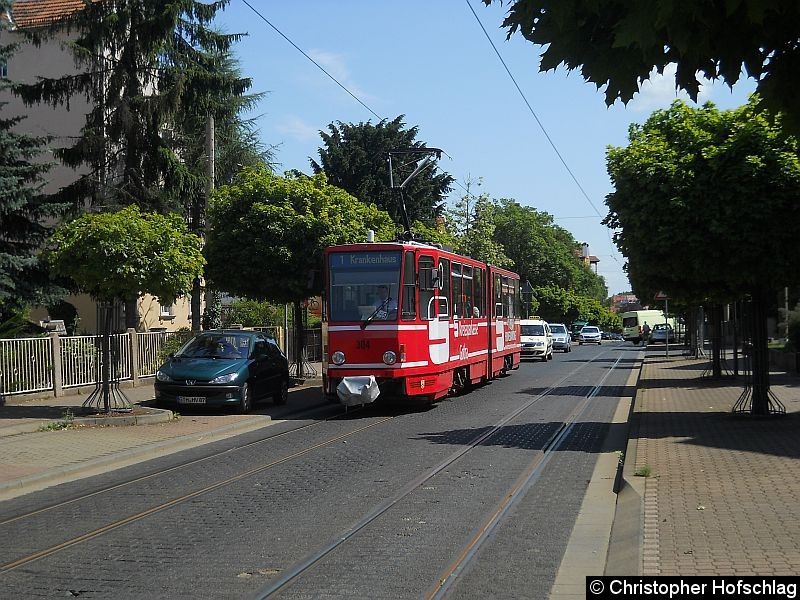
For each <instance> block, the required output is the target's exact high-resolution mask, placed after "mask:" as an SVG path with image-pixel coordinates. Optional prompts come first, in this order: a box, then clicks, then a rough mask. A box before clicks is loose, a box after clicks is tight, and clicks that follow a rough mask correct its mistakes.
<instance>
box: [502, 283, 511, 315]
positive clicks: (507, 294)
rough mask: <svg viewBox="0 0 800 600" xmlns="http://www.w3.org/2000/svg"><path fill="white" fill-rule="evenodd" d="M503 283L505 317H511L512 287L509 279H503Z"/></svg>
mask: <svg viewBox="0 0 800 600" xmlns="http://www.w3.org/2000/svg"><path fill="white" fill-rule="evenodd" d="M501 281H502V284H501V285H502V288H503V316H504V317H510V316H511V299H512V298H511V286H509V284H508V277H503V278H502V279H501Z"/></svg>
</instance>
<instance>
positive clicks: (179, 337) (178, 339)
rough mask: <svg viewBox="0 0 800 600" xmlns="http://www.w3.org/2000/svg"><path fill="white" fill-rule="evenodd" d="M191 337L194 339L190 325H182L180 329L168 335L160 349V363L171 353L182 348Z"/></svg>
mask: <svg viewBox="0 0 800 600" xmlns="http://www.w3.org/2000/svg"><path fill="white" fill-rule="evenodd" d="M190 339H192V330H191V329H189V328H188V327H181V328H180V329H178V331H176V332H175V333H173V334H172V335H170V336H169V337H167V339H166V340H165V341H164V345H163V346H161V350H159V351H158V361H159V364H161V363H165V362H166V361H167V359H168V358H169V355H170V354H172V353H173V352H177V351H178V350H180V349H181V346H183V345H184V344H185V343H186V342H188V341H189V340H190Z"/></svg>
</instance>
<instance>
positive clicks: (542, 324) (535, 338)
mask: <svg viewBox="0 0 800 600" xmlns="http://www.w3.org/2000/svg"><path fill="white" fill-rule="evenodd" d="M519 324H520V339H521V342H522V354H521V357H522V358H526V357H527V358H540V359H542V361H547V360H553V334H552V333H551V332H550V325H549V324H548V323H547V322H546V321H542V320H541V319H522V320H521V321H520V322H519Z"/></svg>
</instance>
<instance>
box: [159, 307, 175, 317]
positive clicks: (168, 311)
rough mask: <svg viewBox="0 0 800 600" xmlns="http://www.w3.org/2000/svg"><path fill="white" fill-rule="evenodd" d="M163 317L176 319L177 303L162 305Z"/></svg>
mask: <svg viewBox="0 0 800 600" xmlns="http://www.w3.org/2000/svg"><path fill="white" fill-rule="evenodd" d="M160 318H161V319H174V318H175V305H174V304H170V305H169V306H164V305H163V304H162V305H161V315H160Z"/></svg>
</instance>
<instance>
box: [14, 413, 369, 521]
mask: <svg viewBox="0 0 800 600" xmlns="http://www.w3.org/2000/svg"><path fill="white" fill-rule="evenodd" d="M325 406H327V404H326V405H320V406H316V407H313V408H310V409H305V410H302V411H300V412H298V413H296V414H292V415H287V416H291V417H292V418H295V419H296V418H298V417H300V416H301V415H305V414H307V413H313V412H315V411H318V410H319V408H324V407H325ZM362 410H363V409H362V408H361V407H357V408H355V409H351V410H350V411H349V412H348V411H347V410H345V411H341V412H338V413H336V414H335V415H332V416H330V417H326V418H325V419H321V420H318V421H315V422H313V423H307V424H305V425H301V426H299V427H294V428H292V429H289V430H288V431H281V432H280V433H276V434H272V435H268V436H266V437H263V438H261V439H258V440H255V441H252V442H248V443H247V444H242V445H240V446H236V447H233V448H226V449H225V450H221V451H219V452H214V453H212V454H209V455H207V456H204V457H202V458H196V459H192V460H189V461H186V462H183V463H180V464H177V465H173V466H172V467H169V468H167V469H161V470H159V471H154V472H152V473H148V474H147V475H141V476H139V477H134V478H132V479H128V480H126V481H122V482H120V483H115V484H114V485H109V486H106V487H103V488H101V489H98V490H94V491H92V492H90V493H85V494H80V495H78V496H74V497H72V498H69V499H68V500H62V501H61V502H56V503H54V504H49V505H47V506H44V507H41V508H37V509H36V510H32V511H29V512H26V513H23V514H20V515H16V516H14V517H10V518H7V519H3V520H0V527H3V526H5V525H9V524H11V523H14V522H16V521H22V520H25V519H28V518H31V517H35V516H38V515H41V514H45V513H47V512H50V511H53V510H56V509H59V508H63V507H65V506H69V505H70V504H76V503H79V502H83V501H84V500H88V499H90V498H95V497H97V496H101V495H102V494H107V493H110V492H115V491H118V490H121V489H124V488H126V487H129V486H133V485H137V484H140V483H142V482H144V481H147V480H150V479H154V478H156V477H161V476H163V475H167V474H170V473H174V472H177V471H180V470H181V469H187V468H189V467H194V466H197V465H199V464H202V463H204V462H209V461H212V460H215V459H218V458H220V457H222V456H226V455H230V454H232V453H236V452H241V451H244V450H249V449H252V448H256V447H258V446H260V445H262V444H265V443H267V442H273V441H275V440H277V439H279V438H282V437H286V436H288V435H291V434H293V433H297V432H302V431H306V430H308V429H310V428H314V427H319V426H320V425H322V424H324V423H326V422H329V421H334V420H337V419H340V418H342V417H347V416H352V415H353V414H357V413H358V412H359V411H362ZM273 424H275V423H273Z"/></svg>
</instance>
